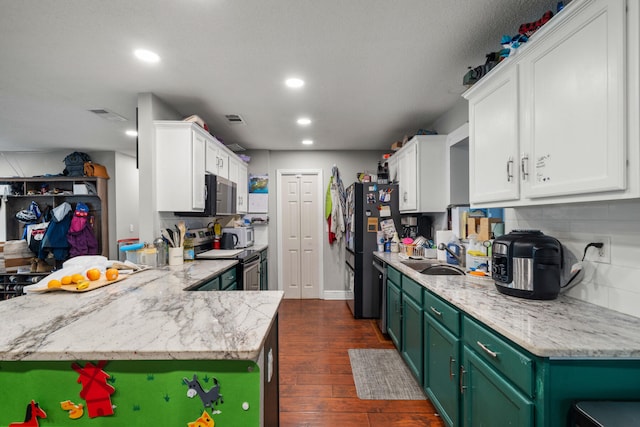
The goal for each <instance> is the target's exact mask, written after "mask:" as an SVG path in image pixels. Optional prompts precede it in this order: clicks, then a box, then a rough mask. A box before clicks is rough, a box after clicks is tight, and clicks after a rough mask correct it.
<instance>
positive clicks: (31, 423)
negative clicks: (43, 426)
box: [9, 400, 47, 427]
mask: <svg viewBox="0 0 640 427" xmlns="http://www.w3.org/2000/svg"><path fill="white" fill-rule="evenodd" d="M38 417H40V418H47V413H46V412H44V411H43V410H42V409H40V406H38V404H37V403H36V402H35V401H33V400H32V401H31V403H29V404H28V405H27V412H26V414H25V416H24V422H23V423H11V424H9V427H38V425H39V424H38Z"/></svg>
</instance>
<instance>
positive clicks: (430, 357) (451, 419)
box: [424, 313, 460, 427]
mask: <svg viewBox="0 0 640 427" xmlns="http://www.w3.org/2000/svg"><path fill="white" fill-rule="evenodd" d="M424 337H425V354H424V389H425V392H426V393H427V396H428V397H429V399H430V400H431V402H432V403H433V404H434V406H435V407H436V408H437V410H438V413H439V414H440V417H441V418H442V421H444V423H445V424H446V425H447V426H449V427H454V426H458V425H460V424H459V411H460V409H459V404H458V402H459V400H460V394H459V392H458V390H459V387H458V385H459V384H458V378H459V377H458V372H459V368H458V367H459V365H460V362H459V357H458V354H459V351H460V340H459V339H458V338H457V337H456V336H455V335H453V334H452V333H451V332H449V331H447V330H446V329H445V328H444V327H442V326H441V325H439V324H438V322H436V321H435V320H432V319H431V318H430V316H429V315H428V314H426V313H425V314H424Z"/></svg>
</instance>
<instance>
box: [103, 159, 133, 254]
mask: <svg viewBox="0 0 640 427" xmlns="http://www.w3.org/2000/svg"><path fill="white" fill-rule="evenodd" d="M115 159H116V164H115V173H114V176H113V177H112V179H111V181H112V184H113V185H111V186H110V187H109V191H111V190H112V189H113V192H114V193H115V199H116V206H115V209H111V211H112V212H114V213H115V214H114V215H111V216H109V230H113V231H112V232H110V240H111V241H112V244H111V246H110V247H109V248H110V251H109V258H111V259H118V246H117V241H118V240H120V239H130V238H133V237H136V238H137V237H139V232H140V230H139V226H138V224H139V206H138V204H139V197H140V192H139V190H138V185H139V183H138V181H139V174H138V169H137V168H136V159H135V158H134V157H131V156H127V155H125V154H122V153H115ZM111 220H113V223H111Z"/></svg>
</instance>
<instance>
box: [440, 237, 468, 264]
mask: <svg viewBox="0 0 640 427" xmlns="http://www.w3.org/2000/svg"><path fill="white" fill-rule="evenodd" d="M454 245H456V246H457V247H458V249H459V251H460V255H458V254H456V253H455V252H453V251H452V250H451V249H449V246H447V245H445V244H444V243H440V244H439V245H438V249H440V250H441V251H447V252H448V253H449V254H450V255H451V256H452V257H453V258H454V259H455V260H456V261H458V265H459V266H460V267H463V268H464V267H465V259H466V256H465V247H464V245H463V244H462V243H454Z"/></svg>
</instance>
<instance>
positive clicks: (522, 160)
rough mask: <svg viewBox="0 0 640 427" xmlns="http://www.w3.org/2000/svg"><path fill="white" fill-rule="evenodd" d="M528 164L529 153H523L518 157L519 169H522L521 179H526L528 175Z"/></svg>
mask: <svg viewBox="0 0 640 427" xmlns="http://www.w3.org/2000/svg"><path fill="white" fill-rule="evenodd" d="M528 164H529V155H528V154H524V153H523V154H522V157H520V170H521V171H522V180H523V181H526V180H527V178H528V177H529V172H528V171H527V165H528Z"/></svg>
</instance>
